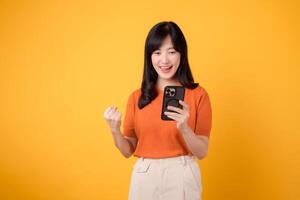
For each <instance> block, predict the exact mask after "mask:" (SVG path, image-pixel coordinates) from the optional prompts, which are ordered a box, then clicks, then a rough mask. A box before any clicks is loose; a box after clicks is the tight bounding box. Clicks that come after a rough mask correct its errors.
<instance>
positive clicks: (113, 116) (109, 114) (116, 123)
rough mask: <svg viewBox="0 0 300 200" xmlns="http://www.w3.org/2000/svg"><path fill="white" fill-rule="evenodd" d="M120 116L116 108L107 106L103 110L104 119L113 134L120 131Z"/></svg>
mask: <svg viewBox="0 0 300 200" xmlns="http://www.w3.org/2000/svg"><path fill="white" fill-rule="evenodd" d="M121 116H122V114H121V113H120V112H118V111H117V107H116V106H109V107H108V108H106V109H105V112H104V119H105V120H106V122H107V123H108V125H109V127H110V129H111V131H112V132H113V133H115V132H116V131H120V126H121Z"/></svg>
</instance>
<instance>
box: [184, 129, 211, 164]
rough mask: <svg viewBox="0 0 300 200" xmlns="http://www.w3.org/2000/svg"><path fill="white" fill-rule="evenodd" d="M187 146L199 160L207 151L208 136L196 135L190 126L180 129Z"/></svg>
mask: <svg viewBox="0 0 300 200" xmlns="http://www.w3.org/2000/svg"><path fill="white" fill-rule="evenodd" d="M181 133H182V136H183V138H184V140H185V142H186V144H187V147H188V148H189V150H190V151H191V152H192V154H193V155H195V156H196V157H197V158H198V159H199V160H201V159H203V158H205V156H206V155H207V151H208V137H206V136H202V135H196V134H195V133H194V132H193V130H192V129H191V128H190V127H187V128H186V129H184V130H182V131H181Z"/></svg>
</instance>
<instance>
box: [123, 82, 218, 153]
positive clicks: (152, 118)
mask: <svg viewBox="0 0 300 200" xmlns="http://www.w3.org/2000/svg"><path fill="white" fill-rule="evenodd" d="M140 94H141V88H139V89H136V90H135V91H133V92H132V93H131V94H130V95H129V98H128V101H127V107H126V112H125V117H124V123H123V135H125V136H128V137H136V138H137V139H138V142H137V146H136V149H135V152H134V154H133V155H134V156H136V157H147V158H166V157H174V156H179V155H192V153H191V152H190V151H189V150H188V148H187V145H186V143H185V141H184V138H183V136H182V135H181V133H180V132H179V131H178V129H177V127H176V121H173V120H172V121H165V120H162V119H161V110H162V102H163V91H161V90H159V94H158V96H157V97H156V98H155V99H154V100H152V101H151V102H150V103H149V104H148V105H146V106H145V107H144V108H142V109H139V108H138V99H139V96H140ZM184 102H185V103H187V104H188V105H189V108H190V109H189V113H190V117H189V120H188V125H189V127H190V128H191V129H192V130H193V131H194V133H195V134H197V135H204V136H207V137H209V135H210V130H211V124H212V113H211V104H210V100H209V96H208V94H207V92H206V90H205V89H204V88H203V87H201V86H199V85H198V87H197V88H195V89H189V88H185V95H184Z"/></svg>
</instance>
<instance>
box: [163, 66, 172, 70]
mask: <svg viewBox="0 0 300 200" xmlns="http://www.w3.org/2000/svg"><path fill="white" fill-rule="evenodd" d="M171 67H172V66H168V67H162V66H160V68H162V69H170V68H171Z"/></svg>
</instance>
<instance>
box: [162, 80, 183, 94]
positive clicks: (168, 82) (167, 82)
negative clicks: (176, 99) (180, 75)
mask: <svg viewBox="0 0 300 200" xmlns="http://www.w3.org/2000/svg"><path fill="white" fill-rule="evenodd" d="M167 85H172V86H181V84H180V83H179V81H178V80H175V79H160V78H158V79H157V82H156V88H157V89H159V90H161V91H163V90H164V88H165V87H166V86H167Z"/></svg>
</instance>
